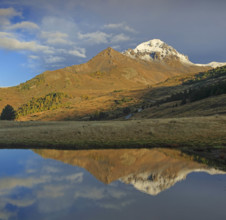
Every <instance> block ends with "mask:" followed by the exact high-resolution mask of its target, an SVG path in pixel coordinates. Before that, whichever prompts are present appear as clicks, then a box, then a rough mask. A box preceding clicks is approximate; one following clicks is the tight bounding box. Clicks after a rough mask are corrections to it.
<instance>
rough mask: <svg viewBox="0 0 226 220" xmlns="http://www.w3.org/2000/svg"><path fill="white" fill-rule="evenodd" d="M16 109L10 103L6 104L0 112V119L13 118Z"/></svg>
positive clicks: (14, 117)
mask: <svg viewBox="0 0 226 220" xmlns="http://www.w3.org/2000/svg"><path fill="white" fill-rule="evenodd" d="M15 119H16V111H15V110H14V108H13V107H12V106H11V105H6V106H5V108H4V109H3V110H2V113H1V120H15Z"/></svg>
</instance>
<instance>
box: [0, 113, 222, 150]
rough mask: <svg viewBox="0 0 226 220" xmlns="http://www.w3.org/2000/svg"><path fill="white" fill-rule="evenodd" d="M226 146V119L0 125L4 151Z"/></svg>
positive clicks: (2, 123) (0, 139)
mask: <svg viewBox="0 0 226 220" xmlns="http://www.w3.org/2000/svg"><path fill="white" fill-rule="evenodd" d="M184 146H189V147H213V146H221V147H222V146H223V147H224V146H226V117H225V116H211V117H193V118H192V117H191V118H170V119H145V120H130V121H93V122H89V121H87V122H81V121H62V122H32V121H30V122H12V121H10V122H8V121H0V147H1V148H11V147H12V148H17V147H18V148H43V147H45V148H61V149H64V148H65V149H67V148H69V149H92V148H106V149H107V148H135V147H138V148H140V147H175V148H182V147H184Z"/></svg>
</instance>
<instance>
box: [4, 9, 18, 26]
mask: <svg viewBox="0 0 226 220" xmlns="http://www.w3.org/2000/svg"><path fill="white" fill-rule="evenodd" d="M15 16H22V15H21V12H18V11H16V10H15V9H14V8H0V25H3V26H6V25H9V24H10V18H12V17H15Z"/></svg>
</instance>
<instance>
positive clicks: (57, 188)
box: [0, 149, 226, 220]
mask: <svg viewBox="0 0 226 220" xmlns="http://www.w3.org/2000/svg"><path fill="white" fill-rule="evenodd" d="M0 219H1V220H5V219H9V220H11V219H17V220H18V219H19V220H20V219H21V220H27V219H29V220H31V219H32V220H36V219H37V220H41V219H46V220H47V219H48V220H51V219H64V220H70V219H79V220H82V219H85V220H89V219H92V220H102V219H103V220H106V219H108V220H113V219H117V220H120V219H123V220H127V219H128V220H132V219H139V220H146V219H153V220H161V219H167V220H169V219H174V220H177V219H178V220H179V219H180V220H181V219H183V220H186V219H189V220H190V219H199V220H202V219H205V220H207V219H209V220H212V219H216V220H221V219H222V220H225V219H226V175H225V173H224V172H223V171H220V170H216V169H214V168H210V167H207V166H206V165H204V164H199V163H197V162H195V161H193V160H192V158H191V157H189V156H186V155H183V154H181V153H180V152H179V151H175V150H167V149H152V150H147V149H140V150H99V151H98V150H92V151H58V150H0Z"/></svg>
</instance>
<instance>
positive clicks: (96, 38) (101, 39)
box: [78, 31, 111, 44]
mask: <svg viewBox="0 0 226 220" xmlns="http://www.w3.org/2000/svg"><path fill="white" fill-rule="evenodd" d="M110 37H111V34H107V33H104V32H101V31H96V32H92V33H86V34H81V33H79V34H78V38H79V39H80V40H86V41H88V42H89V43H91V44H102V43H108V38H110Z"/></svg>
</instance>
